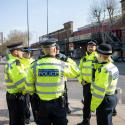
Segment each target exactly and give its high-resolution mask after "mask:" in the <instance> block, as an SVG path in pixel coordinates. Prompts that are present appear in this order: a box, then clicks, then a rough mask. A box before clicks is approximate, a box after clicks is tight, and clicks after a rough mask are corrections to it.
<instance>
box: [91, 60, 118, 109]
mask: <svg viewBox="0 0 125 125" xmlns="http://www.w3.org/2000/svg"><path fill="white" fill-rule="evenodd" d="M118 77H119V71H118V69H117V67H116V66H115V65H114V64H113V63H111V62H107V63H105V64H102V66H100V67H99V68H98V69H97V70H96V73H95V81H94V82H93V83H92V85H91V88H92V90H91V93H92V100H91V110H92V111H95V110H96V109H97V107H98V106H99V105H100V104H101V102H102V101H103V99H104V97H105V95H113V94H114V93H115V90H116V85H117V81H118Z"/></svg>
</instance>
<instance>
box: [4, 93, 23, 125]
mask: <svg viewBox="0 0 125 125" xmlns="http://www.w3.org/2000/svg"><path fill="white" fill-rule="evenodd" d="M6 100H7V106H8V110H9V120H10V121H9V125H24V96H23V95H22V94H9V93H8V92H7V93H6Z"/></svg>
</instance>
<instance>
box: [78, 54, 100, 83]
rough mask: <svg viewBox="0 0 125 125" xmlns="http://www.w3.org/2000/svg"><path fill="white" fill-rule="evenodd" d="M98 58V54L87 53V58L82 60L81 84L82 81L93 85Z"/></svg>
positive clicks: (80, 65) (80, 66)
mask: <svg viewBox="0 0 125 125" xmlns="http://www.w3.org/2000/svg"><path fill="white" fill-rule="evenodd" d="M97 56H98V55H97V52H92V53H91V54H88V53H86V55H85V57H83V58H82V59H81V60H80V64H79V68H80V78H79V79H80V80H79V81H80V83H81V82H82V81H86V82H87V83H92V78H93V75H94V74H93V73H94V70H95V68H96V64H97Z"/></svg>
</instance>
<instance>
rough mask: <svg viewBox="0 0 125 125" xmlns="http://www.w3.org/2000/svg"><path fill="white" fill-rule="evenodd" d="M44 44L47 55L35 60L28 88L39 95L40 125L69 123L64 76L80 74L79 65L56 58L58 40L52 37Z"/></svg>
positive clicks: (29, 72)
mask: <svg viewBox="0 0 125 125" xmlns="http://www.w3.org/2000/svg"><path fill="white" fill-rule="evenodd" d="M41 44H42V49H43V51H44V54H45V56H44V57H42V58H41V59H39V60H37V61H35V62H34V63H33V64H32V65H31V67H30V69H29V71H28V76H27V80H26V81H27V86H26V89H27V91H29V92H30V93H31V94H32V93H34V92H36V94H37V95H38V97H39V106H38V109H39V112H38V117H39V119H38V122H39V123H37V124H39V125H51V124H53V125H67V123H68V120H67V119H66V109H65V101H64V97H63V93H64V76H65V77H70V78H74V77H77V76H78V75H79V73H80V72H79V69H78V67H76V66H74V65H72V64H70V63H65V62H62V61H61V60H58V59H57V58H56V40H55V39H53V38H51V39H48V40H46V41H44V42H42V43H41Z"/></svg>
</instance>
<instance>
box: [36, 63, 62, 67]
mask: <svg viewBox="0 0 125 125" xmlns="http://www.w3.org/2000/svg"><path fill="white" fill-rule="evenodd" d="M45 65H53V66H61V64H58V63H42V64H37V66H45Z"/></svg>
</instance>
